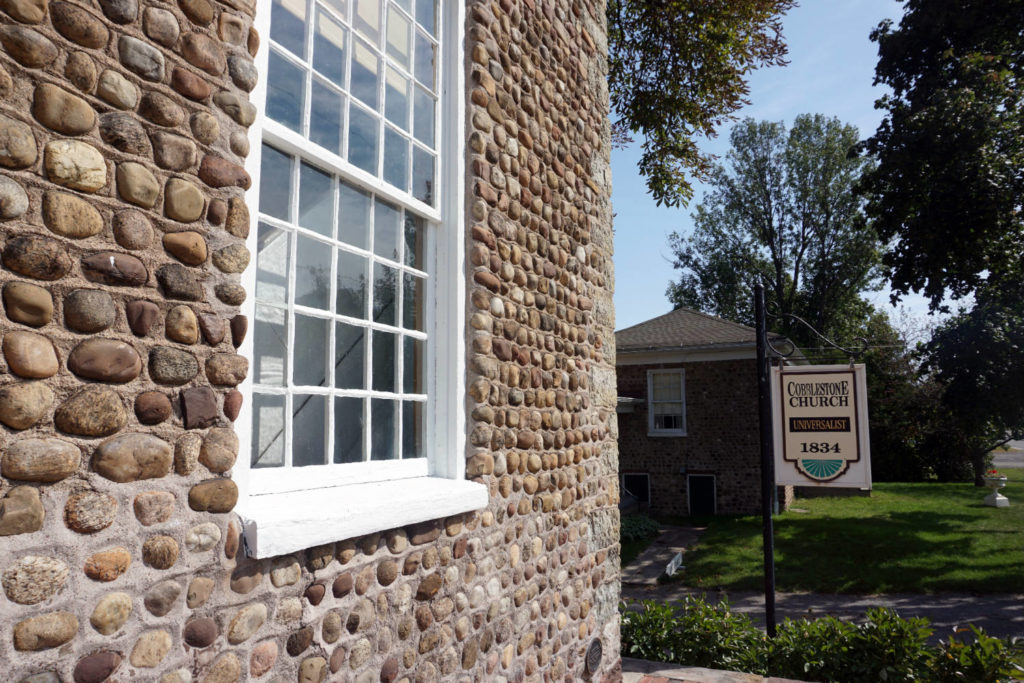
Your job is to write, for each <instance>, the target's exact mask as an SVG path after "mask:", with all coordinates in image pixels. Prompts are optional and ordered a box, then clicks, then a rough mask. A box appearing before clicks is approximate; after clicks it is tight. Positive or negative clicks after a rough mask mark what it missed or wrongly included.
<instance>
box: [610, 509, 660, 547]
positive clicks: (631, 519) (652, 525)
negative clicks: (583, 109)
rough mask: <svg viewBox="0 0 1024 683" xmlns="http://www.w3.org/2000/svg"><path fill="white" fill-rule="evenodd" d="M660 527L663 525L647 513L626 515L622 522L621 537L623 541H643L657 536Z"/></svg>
mask: <svg viewBox="0 0 1024 683" xmlns="http://www.w3.org/2000/svg"><path fill="white" fill-rule="evenodd" d="M660 529H661V525H660V524H658V523H657V522H655V521H654V520H653V519H651V518H650V517H648V516H647V515H642V514H635V515H626V516H625V517H623V518H622V521H621V522H620V527H619V539H620V541H621V542H622V543H633V542H634V541H643V540H645V539H648V538H651V537H652V536H656V535H657V534H658V531H659V530H660Z"/></svg>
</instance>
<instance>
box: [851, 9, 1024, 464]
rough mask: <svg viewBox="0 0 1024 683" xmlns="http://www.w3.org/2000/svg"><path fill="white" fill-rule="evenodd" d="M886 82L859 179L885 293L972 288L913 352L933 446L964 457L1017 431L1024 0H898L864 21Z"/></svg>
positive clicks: (1023, 376) (931, 293) (932, 294)
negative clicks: (936, 403)
mask: <svg viewBox="0 0 1024 683" xmlns="http://www.w3.org/2000/svg"><path fill="white" fill-rule="evenodd" d="M872 39H874V40H876V41H877V42H878V51H879V61H878V66H877V68H876V70H875V82H876V83H882V84H884V85H888V86H889V87H891V88H892V94H891V95H889V96H886V97H883V98H882V99H880V100H879V101H878V103H877V104H876V106H877V107H878V108H881V109H884V110H885V111H886V115H885V119H884V120H883V121H882V123H881V125H880V126H879V128H878V130H877V131H876V132H875V134H874V136H872V137H871V138H870V139H869V140H867V141H866V142H865V144H864V145H863V149H864V150H866V151H867V152H869V153H871V154H872V155H874V156H875V157H876V158H877V159H878V165H877V167H876V168H875V169H874V170H873V171H872V172H870V173H868V174H867V175H866V176H865V179H864V182H863V184H862V186H861V189H862V191H863V192H864V193H865V195H866V196H867V197H868V199H869V202H868V205H867V211H868V213H869V215H870V216H872V217H873V219H874V223H875V226H876V228H877V230H878V232H879V235H880V236H881V237H882V238H883V239H884V240H886V242H888V243H889V244H891V249H890V251H889V252H888V253H887V254H886V256H885V259H884V262H885V265H886V268H887V270H888V276H889V278H890V280H891V282H892V287H893V291H894V298H896V297H898V296H899V295H901V294H906V293H907V292H910V291H921V292H923V293H924V294H925V295H926V296H928V297H929V299H930V301H931V307H932V309H933V310H935V309H937V308H939V307H940V306H941V302H942V300H943V299H944V297H946V296H947V295H951V296H953V297H961V296H964V295H967V294H973V295H974V298H975V306H974V308H973V309H972V310H961V311H960V313H959V314H958V315H957V316H955V317H954V318H952V319H950V320H949V321H947V322H946V323H944V324H943V325H942V326H941V327H940V328H939V329H938V330H936V332H935V334H934V336H933V337H932V340H931V341H930V342H929V343H928V344H926V345H925V346H924V348H923V350H922V353H923V356H922V357H923V359H924V363H923V366H922V368H923V370H924V372H925V373H927V376H928V377H929V378H931V379H932V380H934V381H935V382H937V383H938V384H939V386H940V387H941V392H942V393H941V399H940V400H941V415H940V419H938V420H936V422H935V423H934V429H933V432H932V435H931V443H932V446H933V448H934V449H936V450H942V451H944V452H952V453H955V454H957V456H958V457H959V458H960V459H961V462H969V463H970V464H971V466H972V468H973V471H974V478H975V482H976V483H979V484H980V483H981V475H982V474H983V469H984V461H985V455H986V454H987V453H988V451H989V450H990V449H991V448H992V447H994V446H997V445H999V444H1000V443H1003V442H1005V441H1006V440H1007V439H1008V438H1011V437H1013V436H1015V435H1020V434H1022V433H1024V354H1022V353H1021V348H1022V344H1024V289H1022V287H1021V276H1022V274H1024V273H1022V272H1021V253H1022V252H1024V212H1022V207H1021V197H1024V90H1022V86H1024V0H928V1H927V2H926V1H925V0H908V1H907V2H906V6H905V11H904V16H903V18H902V19H901V20H900V24H899V27H897V28H894V27H893V25H892V23H891V22H883V23H882V24H881V25H880V26H879V27H878V28H877V29H876V30H875V31H874V32H873V33H872Z"/></svg>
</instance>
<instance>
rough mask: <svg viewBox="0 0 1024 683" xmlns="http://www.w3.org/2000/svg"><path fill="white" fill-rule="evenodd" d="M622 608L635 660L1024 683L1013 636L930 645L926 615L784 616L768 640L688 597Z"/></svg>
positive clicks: (627, 649)
mask: <svg viewBox="0 0 1024 683" xmlns="http://www.w3.org/2000/svg"><path fill="white" fill-rule="evenodd" d="M621 610H622V648H623V654H625V655H627V656H630V657H636V658H640V659H648V660H653V661H659V662H671V663H675V664H682V665H684V666H701V667H706V668H711V669H725V670H729V671H743V672H746V673H752V674H760V675H763V676H778V677H783V678H794V679H798V680H808V681H828V682H829V683H861V682H863V681H907V682H912V681H925V682H929V683H931V682H935V683H953V682H957V683H1003V682H1006V681H1015V680H1017V681H1019V680H1024V676H1022V675H1021V674H1022V673H1024V668H1022V664H1024V648H1022V647H1021V645H1019V644H1018V643H1017V642H1016V640H1015V639H1010V640H1003V639H1000V638H994V637H992V636H989V635H987V634H985V632H984V631H982V630H981V629H977V628H974V627H971V629H970V632H971V633H972V634H973V635H972V636H971V637H969V638H968V639H967V640H965V641H962V642H961V641H957V640H956V638H955V637H951V638H950V639H949V642H948V643H947V642H942V643H940V645H939V646H938V647H932V646H929V645H928V637H929V636H930V635H931V634H932V629H931V627H930V625H929V622H928V620H927V619H921V618H911V619H903V618H901V617H900V616H899V615H898V614H897V613H896V612H895V611H894V610H892V609H883V608H876V609H871V610H868V612H867V615H866V616H867V620H866V621H865V622H864V623H862V624H855V623H850V622H845V621H841V620H839V619H836V618H835V617H822V618H820V619H815V620H805V619H801V620H796V621H794V620H790V619H787V620H785V621H784V622H783V623H782V624H781V625H780V626H779V628H778V632H777V634H776V637H775V638H773V639H769V638H767V637H766V636H765V635H764V634H763V633H762V632H761V631H760V629H758V628H757V627H756V626H754V625H753V623H752V622H751V621H750V619H748V618H747V617H745V616H743V615H737V614H733V613H731V612H730V611H729V608H728V605H727V604H726V603H724V602H723V603H719V604H717V605H710V604H708V603H707V602H705V601H704V600H702V599H700V598H694V597H687V598H685V599H684V601H683V602H682V603H679V604H678V605H668V604H662V603H657V602H653V601H643V602H639V603H632V604H628V605H627V604H625V603H624V604H623V605H622V606H621Z"/></svg>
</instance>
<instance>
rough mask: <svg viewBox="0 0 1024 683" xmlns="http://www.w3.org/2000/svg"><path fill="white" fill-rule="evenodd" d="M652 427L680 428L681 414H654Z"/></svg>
mask: <svg viewBox="0 0 1024 683" xmlns="http://www.w3.org/2000/svg"><path fill="white" fill-rule="evenodd" d="M654 428H655V429H682V428H683V416H682V415H681V414H673V415H655V416H654Z"/></svg>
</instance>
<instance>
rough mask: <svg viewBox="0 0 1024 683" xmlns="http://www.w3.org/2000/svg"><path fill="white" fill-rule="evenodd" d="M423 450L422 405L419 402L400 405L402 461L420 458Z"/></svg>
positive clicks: (407, 402)
mask: <svg viewBox="0 0 1024 683" xmlns="http://www.w3.org/2000/svg"><path fill="white" fill-rule="evenodd" d="M425 456H426V453H425V452H424V450H423V404H422V403H420V402H419V401H404V402H403V403H402V459H403V460H407V459H409V458H422V457H425Z"/></svg>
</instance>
